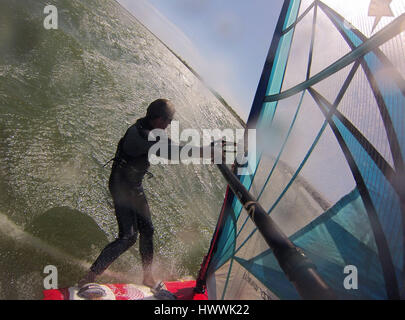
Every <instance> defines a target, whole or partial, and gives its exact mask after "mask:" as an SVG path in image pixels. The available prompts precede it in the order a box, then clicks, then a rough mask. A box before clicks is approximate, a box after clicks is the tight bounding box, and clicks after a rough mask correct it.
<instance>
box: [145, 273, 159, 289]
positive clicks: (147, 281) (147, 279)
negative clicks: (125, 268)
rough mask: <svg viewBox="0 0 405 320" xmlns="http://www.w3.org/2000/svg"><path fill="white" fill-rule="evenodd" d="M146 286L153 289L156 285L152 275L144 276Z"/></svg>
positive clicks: (146, 274)
mask: <svg viewBox="0 0 405 320" xmlns="http://www.w3.org/2000/svg"><path fill="white" fill-rule="evenodd" d="M142 283H143V284H144V285H145V286H147V287H149V288H153V287H154V286H155V285H156V281H155V279H153V276H152V273H149V272H148V273H145V274H144V276H143V282H142Z"/></svg>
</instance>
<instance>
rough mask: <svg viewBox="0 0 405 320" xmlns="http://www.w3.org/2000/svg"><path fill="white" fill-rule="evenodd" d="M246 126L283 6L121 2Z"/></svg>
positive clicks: (268, 0)
mask: <svg viewBox="0 0 405 320" xmlns="http://www.w3.org/2000/svg"><path fill="white" fill-rule="evenodd" d="M118 2H119V3H121V5H123V6H124V7H125V8H126V9H127V10H128V11H129V12H131V13H132V14H133V15H134V16H135V17H136V18H137V19H138V20H139V21H140V22H141V23H142V24H144V25H145V26H146V27H147V28H148V29H149V30H150V31H152V32H153V33H154V34H155V35H156V36H157V37H158V38H159V39H160V40H162V41H163V42H164V43H165V44H166V45H167V46H168V47H170V48H171V49H172V50H173V51H174V52H176V53H177V54H178V55H179V56H181V57H182V58H183V59H184V60H185V61H186V62H187V63H188V64H189V65H190V66H191V67H192V68H193V69H195V70H196V71H197V73H198V74H200V76H201V77H202V78H203V79H204V81H205V82H206V83H207V85H208V86H210V87H212V88H213V89H215V90H216V91H217V92H219V94H221V95H222V97H223V98H224V99H225V100H226V101H227V102H228V103H229V104H230V105H231V106H232V107H233V109H234V110H235V111H236V112H237V113H238V114H239V115H240V116H241V117H242V119H244V120H247V117H248V115H249V110H250V108H251V105H252V102H253V98H254V95H255V92H256V88H257V84H258V82H259V79H260V75H261V72H262V69H263V66H264V61H265V58H266V56H267V51H268V49H269V47H270V43H271V40H272V37H273V32H274V29H275V26H276V23H277V19H278V16H279V14H280V11H281V6H282V3H283V1H282V0H249V1H245V0H243V1H241V0H220V1H218V0H118Z"/></svg>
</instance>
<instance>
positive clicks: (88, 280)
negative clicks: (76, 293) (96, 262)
mask: <svg viewBox="0 0 405 320" xmlns="http://www.w3.org/2000/svg"><path fill="white" fill-rule="evenodd" d="M96 277H97V275H96V274H95V273H94V272H93V271H89V272H88V273H87V274H86V276H85V277H84V278H82V279H81V280H80V281H79V282H78V284H77V285H78V286H79V288H81V287H83V286H84V285H85V284H87V283H91V282H94V281H95V280H96Z"/></svg>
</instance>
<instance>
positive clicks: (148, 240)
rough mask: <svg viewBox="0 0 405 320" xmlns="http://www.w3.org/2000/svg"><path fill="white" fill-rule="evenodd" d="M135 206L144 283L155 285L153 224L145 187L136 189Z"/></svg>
mask: <svg viewBox="0 0 405 320" xmlns="http://www.w3.org/2000/svg"><path fill="white" fill-rule="evenodd" d="M132 199H133V206H134V207H135V208H136V216H137V226H138V230H139V251H140V254H141V259H142V267H143V272H144V275H143V284H144V285H146V286H149V287H153V286H155V284H156V281H155V280H154V279H153V276H152V262H153V232H154V228H153V224H152V218H151V213H150V210H149V205H148V201H147V199H146V197H145V194H144V191H143V188H139V189H137V190H134V196H133V198H132Z"/></svg>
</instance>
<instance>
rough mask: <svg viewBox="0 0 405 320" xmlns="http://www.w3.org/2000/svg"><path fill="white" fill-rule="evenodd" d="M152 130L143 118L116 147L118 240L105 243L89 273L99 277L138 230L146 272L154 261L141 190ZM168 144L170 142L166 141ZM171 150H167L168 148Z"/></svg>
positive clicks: (112, 189) (112, 180) (113, 190)
mask: <svg viewBox="0 0 405 320" xmlns="http://www.w3.org/2000/svg"><path fill="white" fill-rule="evenodd" d="M150 130H152V127H150V125H149V123H148V121H147V120H146V119H145V118H141V119H139V120H138V121H137V122H136V123H135V124H134V125H132V126H131V127H130V128H129V129H128V130H127V132H126V133H125V135H124V137H123V138H122V139H121V140H120V142H119V143H118V147H117V152H116V154H115V158H114V159H113V160H114V162H113V166H112V170H111V175H110V179H109V189H110V192H111V195H112V197H113V200H114V207H115V215H116V217H117V222H118V228H119V234H118V238H117V239H116V240H115V241H113V242H111V243H110V244H108V245H107V246H106V247H105V248H104V249H103V251H102V252H101V254H100V256H99V257H98V258H97V260H96V261H95V262H94V264H93V265H92V266H91V268H90V270H91V271H93V272H94V273H96V274H97V275H99V274H101V273H102V272H103V271H104V270H105V269H107V268H108V266H109V265H110V264H111V263H112V262H113V261H114V260H116V259H117V258H118V257H119V256H120V255H121V254H122V253H124V252H125V251H126V250H128V249H129V248H130V247H131V246H132V245H134V244H135V242H136V239H137V233H138V231H139V249H140V254H141V259H142V265H143V268H144V270H145V271H150V268H151V264H152V259H153V231H154V229H153V224H152V219H151V214H150V211H149V206H148V202H147V200H146V197H145V194H144V190H143V187H142V179H143V178H144V176H145V174H147V173H149V172H148V171H147V170H148V168H149V166H150V163H149V160H148V151H149V149H150V147H151V146H152V145H154V144H155V143H156V142H157V141H148V134H149V132H150ZM168 142H169V144H171V141H170V139H168ZM168 149H169V150H170V147H169V148H168Z"/></svg>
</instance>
